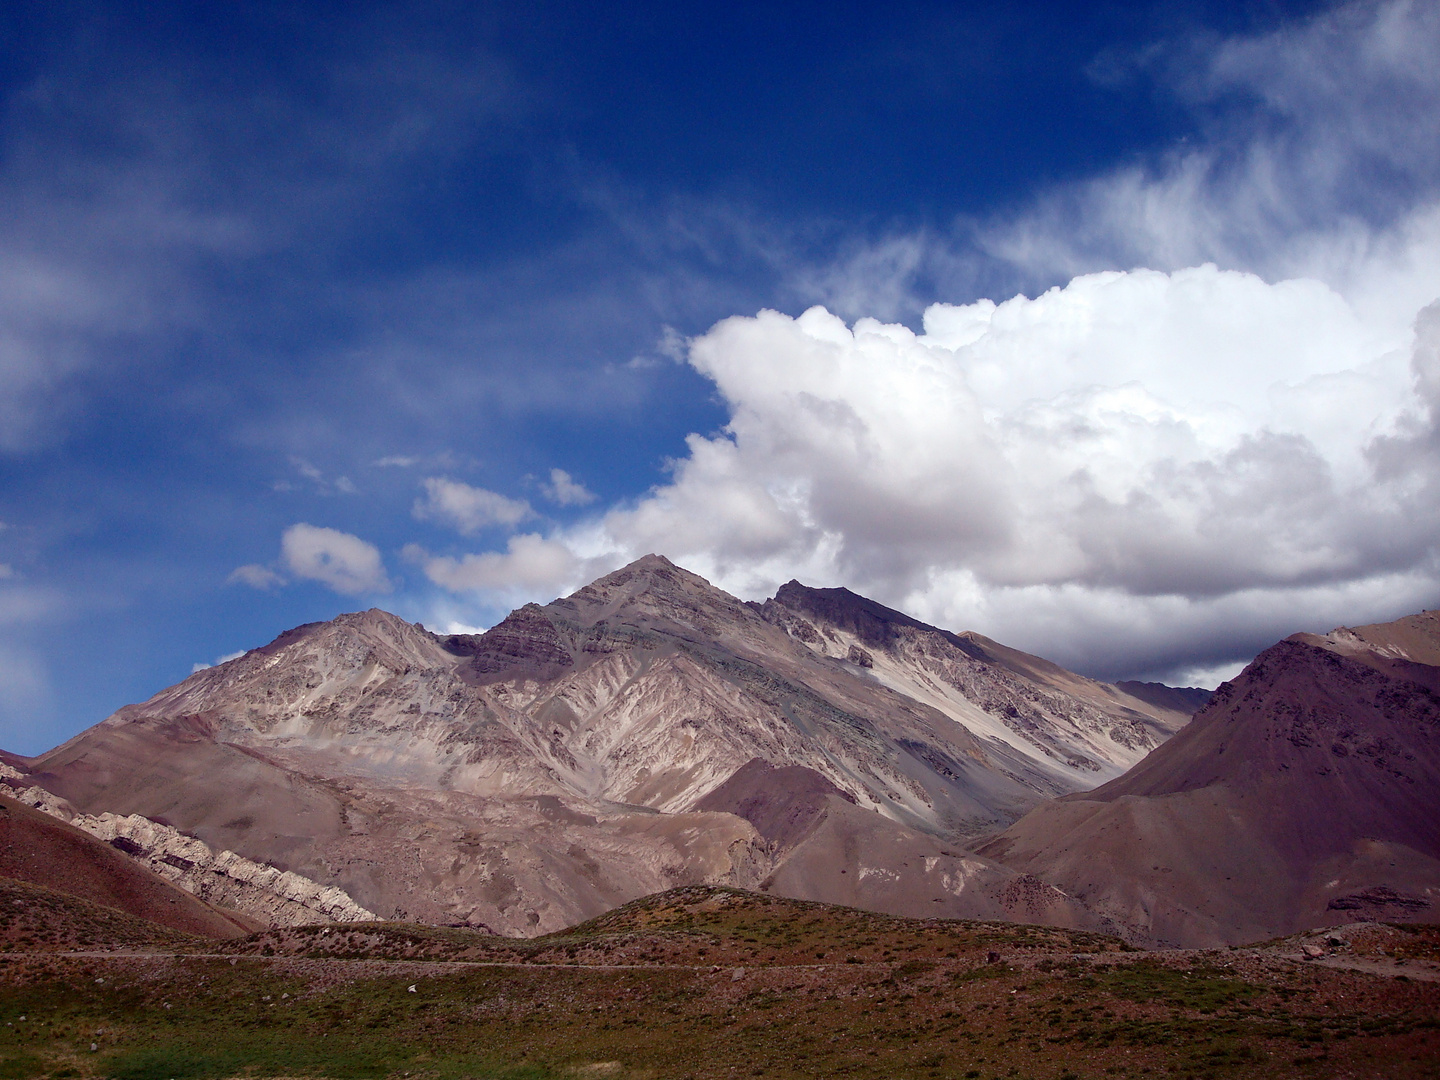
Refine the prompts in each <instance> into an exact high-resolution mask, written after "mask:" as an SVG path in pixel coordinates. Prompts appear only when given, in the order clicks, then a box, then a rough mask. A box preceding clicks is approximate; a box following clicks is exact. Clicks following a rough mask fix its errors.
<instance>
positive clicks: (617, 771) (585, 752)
mask: <svg viewBox="0 0 1440 1080" xmlns="http://www.w3.org/2000/svg"><path fill="white" fill-rule="evenodd" d="M1436 618H1437V617H1436V616H1435V615H1434V613H1426V614H1425V615H1422V616H1417V617H1414V618H1413V619H1412V620H1410V621H1409V622H1405V621H1404V620H1402V622H1401V623H1396V624H1390V625H1389V626H1387V627H1364V628H1360V629H1359V630H1357V631H1337V632H1335V633H1333V634H1331V635H1329V636H1328V637H1326V638H1310V637H1305V636H1303V635H1302V636H1300V637H1297V638H1293V639H1290V640H1288V641H1286V642H1282V643H1280V644H1279V645H1277V646H1276V647H1275V648H1274V649H1272V650H1268V651H1267V652H1266V653H1264V654H1262V655H1261V657H1259V658H1257V660H1256V661H1255V663H1253V664H1251V665H1250V667H1249V668H1247V669H1246V671H1245V672H1244V673H1243V674H1242V675H1241V676H1240V677H1239V678H1237V679H1236V680H1235V681H1233V682H1232V683H1230V684H1227V685H1226V686H1224V687H1222V688H1221V689H1220V691H1218V692H1217V693H1216V694H1215V695H1214V696H1213V697H1212V696H1211V695H1210V694H1209V693H1208V692H1207V691H1203V690H1194V689H1177V688H1171V687H1164V686H1160V685H1157V684H1141V683H1121V684H1115V685H1111V684H1106V683H1101V682H1097V681H1094V680H1091V679H1087V678H1084V677H1082V676H1079V675H1076V674H1074V673H1072V672H1068V671H1065V670H1064V669H1062V668H1060V667H1058V666H1056V665H1054V664H1052V663H1049V662H1048V661H1045V660H1043V659H1040V658H1038V657H1034V656H1030V655H1028V654H1025V653H1022V652H1019V651H1016V650H1014V649H1010V648H1007V647H1005V646H1003V645H1000V644H998V643H997V642H994V641H991V640H989V639H988V638H985V637H982V636H980V635H978V634H973V633H951V632H949V631H946V630H942V629H939V628H936V627H933V626H928V625H926V624H924V623H922V622H919V621H917V620H915V619H912V618H910V617H908V616H906V615H904V614H902V613H900V612H897V611H893V610H891V609H889V608H885V607H883V606H882V605H879V604H877V603H875V602H873V601H870V600H868V599H865V598H863V597H860V596H857V595H856V594H854V593H851V592H849V591H848V590H845V589H813V588H808V587H806V586H803V585H801V584H799V583H797V582H790V583H789V584H787V585H785V586H783V587H781V588H780V589H779V591H778V592H777V593H776V595H775V596H774V597H771V598H770V599H768V600H766V601H764V602H763V603H753V602H742V601H740V600H738V599H736V598H734V597H732V596H730V595H728V594H727V593H725V592H723V591H722V590H720V589H717V588H715V587H714V586H712V585H710V584H709V583H708V582H706V581H705V580H704V579H703V578H700V577H698V576H697V575H695V574H692V573H690V572H688V571H685V570H683V569H681V568H679V567H676V566H674V565H673V564H671V563H670V562H669V561H667V560H666V559H664V558H662V557H660V556H653V555H652V556H647V557H645V558H643V559H641V560H638V561H637V562H635V563H632V564H631V565H630V566H627V567H625V568H623V569H621V570H618V571H616V572H614V573H612V574H609V575H607V576H605V577H603V578H601V579H599V580H598V581H596V582H594V583H592V584H590V585H588V586H585V587H584V588H582V589H580V590H579V591H577V592H575V593H573V594H572V595H570V596H568V597H565V598H563V599H559V600H556V601H554V602H552V603H550V604H547V605H544V606H539V605H533V604H531V605H526V606H525V607H522V608H520V609H518V610H516V611H514V612H512V613H511V614H510V615H509V616H508V617H507V618H506V619H504V620H503V621H502V622H500V623H499V624H497V625H496V626H495V627H493V628H492V629H490V630H489V631H487V632H485V633H484V634H479V635H449V636H442V635H437V634H433V633H431V632H429V631H428V630H426V629H425V628H424V627H422V626H419V625H415V624H410V623H407V622H405V621H403V620H401V619H399V618H397V617H395V616H393V615H390V614H388V613H385V612H382V611H376V610H372V611H367V612H360V613H355V614H349V615H342V616H340V617H338V618H336V619H334V620H332V621H330V622H325V623H314V624H308V625H305V626H300V627H296V628H295V629H293V630H289V631H287V632H285V633H283V634H281V635H280V636H279V637H278V638H276V639H275V640H274V641H272V642H270V643H269V644H268V645H265V646H262V647H260V648H257V649H253V650H251V651H250V652H248V653H246V654H244V655H243V656H241V657H239V658H237V659H234V660H232V661H230V662H228V663H225V664H221V665H218V666H216V667H214V668H209V669H205V670H202V671H199V672H197V673H196V674H194V675H192V676H191V677H190V678H188V679H186V680H185V681H184V682H182V683H180V684H178V685H176V686H174V687H171V688H169V689H167V690H164V691H161V692H160V693H159V694H156V695H155V696H154V697H153V698H151V699H150V700H149V701H146V702H144V703H141V704H138V705H130V706H126V707H125V708H122V709H120V710H119V711H118V712H117V713H115V714H114V715H113V716H111V717H110V718H108V719H106V720H105V721H102V722H101V723H100V724H98V725H96V726H95V727H93V728H90V729H89V730H87V731H84V732H82V733H81V734H79V735H77V736H76V737H75V738H73V739H71V740H70V741H68V742H66V743H65V744H63V745H61V746H59V747H56V748H55V749H54V750H51V751H49V752H47V753H44V754H41V755H39V756H37V757H34V758H20V757H17V756H15V755H6V756H5V761H6V762H8V765H9V768H8V769H6V770H0V771H3V772H6V773H8V774H10V775H8V776H0V784H5V785H8V786H9V789H10V791H11V793H12V794H14V795H17V796H19V797H20V798H21V800H22V801H25V802H28V803H29V804H30V805H31V806H38V807H40V808H41V809H45V810H47V811H48V812H49V813H50V814H52V815H54V816H57V817H61V818H64V819H66V820H68V821H72V822H74V823H75V824H76V825H78V826H80V827H81V828H82V829H87V830H88V831H90V832H91V833H92V834H94V835H96V836H99V837H101V838H102V839H104V840H106V841H108V842H109V843H110V844H111V845H112V846H118V847H121V848H122V850H125V851H127V852H128V853H129V854H131V855H132V856H135V857H137V858H139V859H141V860H143V861H146V862H147V864H148V865H149V866H150V867H151V868H152V869H153V870H155V871H156V872H157V873H160V874H162V875H165V876H169V877H170V878H171V879H172V880H174V881H176V882H177V883H179V884H181V885H183V886H185V887H186V888H189V889H190V890H191V891H193V892H195V893H197V895H199V896H201V897H203V898H209V899H211V900H212V901H213V902H215V903H219V904H222V905H225V906H229V907H234V908H238V909H239V910H240V911H242V912H248V913H249V915H250V916H251V917H254V918H257V919H259V920H261V921H264V922H269V923H272V924H285V923H299V922H305V921H320V920H324V919H353V918H368V917H374V916H378V917H381V918H395V919H410V920H417V921H425V922H431V923H444V924H467V925H472V926H480V927H484V928H487V929H490V930H493V931H495V932H497V933H501V934H507V935H512V936H530V935H535V934H540V933H546V932H551V931H554V930H558V929H561V928H563V927H565V926H568V925H572V924H574V923H576V922H578V921H580V920H582V919H584V918H588V917H592V916H594V915H597V914H600V913H602V912H604V911H606V910H610V909H612V908H614V907H616V906H618V905H620V904H622V903H625V902H627V901H629V900H631V899H634V898H636V897H638V896H642V895H646V894H649V893H654V892H658V891H661V890H663V889H667V888H670V887H673V886H676V885H683V884H691V883H697V884H698V883H709V884H720V885H731V886H738V887H741V888H748V889H754V890H760V891H768V892H771V893H772V894H774V895H783V896H788V897H792V898H796V899H803V900H820V901H826V902H830V903H840V904H847V905H851V906H855V907H862V908H868V909H872V910H879V911H887V912H891V913H893V914H899V915H918V916H922V917H976V918H998V919H1009V920H1013V921H1022V922H1032V923H1049V924H1053V925H1063V926H1067V927H1073V928H1077V929H1098V930H1107V931H1112V932H1117V933H1120V934H1122V935H1124V936H1126V937H1128V938H1129V939H1131V940H1132V941H1137V942H1159V943H1176V944H1192V943H1198V942H1205V943H1209V942H1223V941H1232V940H1242V939H1253V938H1255V937H1257V936H1265V935H1273V934H1278V933H1284V932H1289V930H1290V929H1292V928H1294V927H1297V926H1300V925H1322V924H1323V921H1324V920H1325V919H1327V918H1329V919H1330V920H1331V921H1334V919H1335V917H1338V915H1345V914H1347V913H1351V914H1353V913H1359V914H1383V915H1384V916H1385V917H1387V918H1393V917H1400V918H1424V917H1426V916H1427V914H1428V913H1430V912H1432V910H1433V909H1432V907H1431V903H1432V897H1434V896H1435V895H1437V886H1440V872H1437V871H1440V862H1437V861H1436V860H1437V859H1440V838H1437V835H1436V831H1435V830H1436V826H1435V824H1434V823H1435V822H1436V821H1440V813H1437V812H1436V811H1437V809H1440V808H1437V806H1436V805H1435V804H1436V801H1437V796H1436V792H1437V791H1440V784H1437V783H1436V781H1437V780H1440V776H1437V775H1436V765H1437V761H1440V759H1437V757H1436V755H1435V745H1434V738H1435V733H1436V719H1435V717H1436V716H1437V715H1440V712H1437V708H1440V706H1437V702H1440V699H1437V697H1436V691H1437V689H1440V684H1437V681H1436V676H1437V675H1440V634H1437V628H1436ZM1402 624H1403V625H1402ZM1277 650H1278V651H1277ZM1196 710H1199V712H1198V715H1196V718H1195V719H1194V720H1193V721H1191V719H1190V717H1191V715H1192V714H1195V713H1196ZM1177 733H1178V734H1177ZM1172 736H1173V738H1172ZM1337 748H1338V749H1337ZM182 864H183V865H182ZM277 889H279V890H282V891H284V896H283V897H282V898H281V901H280V902H277V901H276V899H275V894H276V890H277ZM267 890H268V892H267ZM1347 905H1349V906H1347ZM1337 913H1338V915H1337ZM1316 920H1320V921H1319V922H1317V921H1316Z"/></svg>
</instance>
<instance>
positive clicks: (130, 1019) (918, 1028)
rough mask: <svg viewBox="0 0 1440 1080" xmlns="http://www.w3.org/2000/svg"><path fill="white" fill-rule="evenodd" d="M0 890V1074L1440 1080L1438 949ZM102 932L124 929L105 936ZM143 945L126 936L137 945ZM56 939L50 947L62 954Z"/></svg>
mask: <svg viewBox="0 0 1440 1080" xmlns="http://www.w3.org/2000/svg"><path fill="white" fill-rule="evenodd" d="M41 892H42V890H38V889H35V888H33V887H30V888H28V889H26V888H21V889H16V888H14V887H5V888H0V941H3V943H4V948H5V949H6V950H8V951H7V952H5V953H3V954H0V1016H3V1023H4V1027H3V1029H0V1031H3V1034H0V1040H3V1041H0V1075H3V1076H5V1077H32V1076H33V1077H40V1076H51V1077H75V1078H90V1077H101V1076H104V1077H113V1078H117V1080H141V1078H161V1080H164V1078H175V1080H179V1078H182V1077H196V1078H199V1077H214V1078H222V1077H239V1076H245V1077H257V1078H259V1077H284V1076H330V1077H394V1078H402V1077H411V1078H412V1080H421V1078H427V1080H428V1078H437V1080H438V1078H442V1077H447V1078H448V1077H454V1078H460V1077H477V1078H478V1077H510V1078H521V1077H526V1078H536V1080H539V1078H547V1077H614V1078H617V1080H623V1078H639V1077H647V1078H655V1080H660V1078H685V1077H694V1078H697V1080H698V1078H718V1080H728V1078H730V1077H755V1076H768V1077H810V1076H820V1077H830V1076H845V1077H875V1078H887V1080H888V1078H895V1077H916V1078H924V1077H966V1078H982V1077H983V1078H985V1080H992V1078H1003V1080H1009V1078H1045V1080H1061V1078H1070V1080H1078V1078H1095V1080H1100V1078H1109V1077H1125V1076H1129V1077H1140V1076H1149V1075H1155V1074H1168V1075H1180V1076H1197V1077H1271V1076H1305V1077H1373V1076H1385V1077H1394V1078H1396V1080H1403V1078H1410V1077H1432V1076H1435V1075H1437V1070H1440V983H1437V981H1436V980H1437V978H1440V928H1437V927H1433V926H1406V927H1391V926H1387V925H1384V924H1377V923H1364V924H1356V925H1351V926H1345V927H1341V928H1337V929H1335V930H1332V931H1330V932H1328V933H1322V934H1314V935H1307V936H1302V937H1300V938H1293V939H1288V940H1280V941H1275V942H1269V943H1265V944H1262V945H1257V946H1253V947H1247V948H1242V949H1224V950H1213V951H1195V950H1189V951H1179V950H1174V951H1166V952H1158V953H1157V952H1143V951H1140V950H1135V949H1132V948H1130V947H1128V946H1126V945H1125V944H1124V943H1123V942H1121V941H1119V940H1118V939H1115V938H1110V937H1106V936H1103V935H1098V934H1090V933H1085V932H1078V931H1068V930H1058V929H1054V928H1042V927H1027V926H1016V925H1013V924H1004V923H986V922H966V921H952V920H935V919H931V920H919V919H904V918H898V917H894V916H886V915H880V914H876V913H873V912H861V911H856V910H853V909H846V908H839V907H833V906H828V905H821V904H813V903H805V902H799V901H792V900H783V899H778V898H775V897H769V896H764V895H761V894H756V893H747V892H742V891H739V890H732V889H722V888H716V887H710V886H692V887H686V888H681V889H676V890H672V891H670V892H667V893H663V894H660V895H657V896H653V897H648V898H646V899H644V900H641V901H637V902H635V903H632V904H630V905H627V906H625V907H623V908H621V909H618V910H616V911H614V912H611V913H609V914H607V915H605V916H603V917H601V918H599V919H595V920H592V921H590V922H588V923H585V924H583V925H580V926H577V927H574V928H572V929H569V930H566V931H564V932H562V933H559V934H553V935H548V936H544V937H540V938H536V939H531V940H523V941H517V940H513V939H501V938H496V937H494V936H490V935H485V934H482V933H479V932H477V931H474V930H471V929H463V928H443V927H428V926H420V925H415V924H403V923H375V924H354V925H333V926H314V927H300V928H281V929H276V930H272V931H269V932H264V933H260V934H256V935H254V936H252V937H248V938H244V939H240V940H236V941H231V942H228V943H221V942H215V941H204V940H201V939H196V938H188V939H182V938H181V936H180V935H177V934H176V933H175V932H174V931H168V930H159V929H157V931H156V932H155V933H154V934H153V935H152V936H151V937H150V938H149V939H148V940H146V939H145V938H144V936H143V935H142V934H139V933H137V926H135V925H133V924H132V925H128V926H125V925H120V924H119V923H115V924H114V925H108V926H101V925H99V924H98V923H97V921H96V920H97V915H96V911H97V910H98V909H96V908H95V907H94V906H93V905H87V904H85V903H84V902H79V901H77V902H73V903H72V904H70V905H68V906H67V905H66V904H64V903H61V902H58V901H57V900H56V899H55V897H54V895H53V894H51V896H50V902H51V907H50V909H49V911H48V915H47V920H48V922H49V923H50V924H51V925H52V926H55V925H60V924H74V925H76V926H77V927H81V928H82V929H81V930H79V931H77V932H76V933H74V934H71V935H69V936H68V938H67V939H66V942H65V944H66V945H68V946H70V947H72V948H75V949H76V951H73V952H68V953H57V952H53V951H49V950H48V949H42V948H41V942H40V941H38V940H37V939H36V937H35V933H34V929H33V926H34V923H33V922H31V921H29V920H30V919H31V916H30V914H29V913H30V912H32V911H33V910H34V908H35V906H36V905H37V904H39V903H41V902H42V900H41V897H40V895H39V894H40V893H41ZM106 934H111V935H114V936H113V937H112V938H111V939H110V940H109V941H108V942H107V941H105V938H106ZM127 935H128V936H127ZM56 944H59V943H58V942H57V943H56Z"/></svg>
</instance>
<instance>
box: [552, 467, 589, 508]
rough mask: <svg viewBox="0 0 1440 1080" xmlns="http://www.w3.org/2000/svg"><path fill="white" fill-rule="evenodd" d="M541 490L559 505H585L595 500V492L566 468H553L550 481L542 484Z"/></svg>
mask: <svg viewBox="0 0 1440 1080" xmlns="http://www.w3.org/2000/svg"><path fill="white" fill-rule="evenodd" d="M540 490H541V491H543V492H544V493H545V497H546V498H547V499H549V500H550V501H551V502H553V503H555V504H556V505H557V506H584V505H586V504H587V503H592V502H594V501H595V493H594V492H593V491H590V490H589V489H588V488H586V486H585V485H584V484H582V483H580V482H579V481H577V480H576V479H575V478H574V477H572V476H571V475H570V474H569V473H568V472H566V471H565V470H564V469H551V470H550V482H549V483H548V484H542V485H541V487H540Z"/></svg>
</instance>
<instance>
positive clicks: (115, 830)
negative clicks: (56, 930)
mask: <svg viewBox="0 0 1440 1080" xmlns="http://www.w3.org/2000/svg"><path fill="white" fill-rule="evenodd" d="M0 779H4V780H8V781H10V782H11V784H12V785H14V784H15V783H16V782H19V783H22V784H23V783H24V779H25V778H24V776H23V774H21V773H20V772H19V771H18V770H16V769H13V768H11V767H9V766H7V765H3V764H0ZM7 790H8V791H10V792H11V793H12V795H13V797H14V798H15V799H16V800H17V801H19V802H22V803H24V804H25V805H27V806H30V807H33V808H35V809H37V810H40V811H43V812H44V813H47V814H49V815H51V816H52V817H55V818H59V819H60V820H61V821H64V822H67V823H68V824H70V825H73V826H75V827H76V828H77V829H81V830H83V831H84V832H87V833H89V834H90V835H91V836H94V837H96V838H97V839H100V840H103V841H105V842H106V843H108V844H109V845H110V846H111V847H113V848H115V849H117V850H118V851H122V852H124V853H125V854H126V855H129V856H131V857H132V858H134V859H136V860H138V861H139V862H141V863H143V864H144V865H145V866H147V867H149V868H150V869H151V870H153V871H154V872H155V873H157V874H159V875H160V876H161V877H163V878H165V879H166V880H168V881H170V882H171V883H173V884H175V885H178V886H180V887H181V888H182V889H184V890H185V891H186V892H189V893H191V894H192V895H194V896H198V897H199V898H200V899H202V900H205V901H208V902H209V903H211V904H215V905H218V906H220V907H225V908H230V909H231V910H234V911H239V912H242V913H243V914H246V915H249V916H250V917H251V918H254V919H257V920H259V921H260V922H262V923H263V924H265V925H268V926H302V925H305V924H307V923H317V922H365V921H369V920H373V919H376V918H378V916H376V915H375V914H374V913H373V912H370V911H366V910H365V909H364V908H362V907H361V906H360V905H359V904H357V903H355V901H354V900H352V899H351V898H350V897H349V896H348V895H346V894H345V892H343V891H342V890H340V889H337V888H335V887H334V886H331V885H320V884H318V883H317V882H314V881H311V880H310V879H309V878H306V877H302V876H301V875H299V874H295V873H292V872H290V871H288V870H277V869H276V868H275V867H273V866H266V865H264V864H262V863H257V862H254V861H252V860H250V859H246V858H244V857H243V856H240V855H237V854H235V852H233V851H215V850H213V849H211V847H210V846H209V845H208V844H206V843H205V842H204V841H202V840H199V839H196V838H195V837H193V836H186V835H185V834H184V833H182V832H180V831H179V830H178V829H175V828H173V827H172V826H169V825H162V824H160V823H158V822H154V821H151V820H150V819H148V818H144V817H141V816H140V815H139V814H127V815H123V816H122V815H118V814H110V813H102V814H99V815H92V814H82V813H80V812H78V811H76V810H75V808H74V807H72V806H71V805H70V804H69V803H68V802H66V801H65V800H64V799H61V798H59V797H57V796H55V795H53V794H52V793H51V792H48V791H46V790H45V789H44V788H39V787H34V786H29V787H16V786H11V787H10V788H8V789H7Z"/></svg>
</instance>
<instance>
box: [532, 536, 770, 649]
mask: <svg viewBox="0 0 1440 1080" xmlns="http://www.w3.org/2000/svg"><path fill="white" fill-rule="evenodd" d="M544 610H545V612H546V613H547V614H548V615H549V616H551V617H552V618H555V619H557V620H563V621H565V622H569V623H574V624H576V625H578V626H580V627H584V628H589V627H593V626H595V625H597V624H599V623H601V622H605V623H609V624H612V625H627V626H632V627H638V628H641V629H647V630H648V629H658V630H664V631H666V632H670V633H678V634H679V635H681V636H682V637H695V636H698V637H705V638H718V637H722V636H724V635H725V634H726V633H728V632H730V631H731V630H733V629H734V628H735V627H736V626H737V625H740V624H745V623H751V622H754V621H755V620H756V615H755V614H754V613H753V612H752V611H750V609H749V608H748V607H747V606H746V605H745V604H743V603H741V602H740V601H739V600H737V599H736V598H735V597H733V596H731V595H730V594H729V593H727V592H725V591H724V590H723V589H720V588H717V587H716V586H714V585H712V584H710V582H708V581H706V580H705V579H704V578H703V577H701V576H700V575H699V574H696V573H692V572H691V571H689V570H685V569H683V568H682V567H679V566H676V565H675V564H674V563H672V562H671V561H670V560H669V559H667V558H665V557H664V556H663V555H646V556H644V557H642V558H639V559H636V560H635V561H634V562H632V563H630V564H629V565H627V566H622V567H621V568H620V569H619V570H615V571H613V572H612V573H609V574H606V575H605V576H604V577H602V578H600V579H598V580H597V581H593V582H591V583H590V584H589V585H586V586H584V587H583V588H581V589H578V590H577V591H575V592H574V593H571V594H570V595H569V596H567V597H564V598H562V599H560V600H556V601H554V602H553V603H550V604H547V605H546V607H545V608H544Z"/></svg>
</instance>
